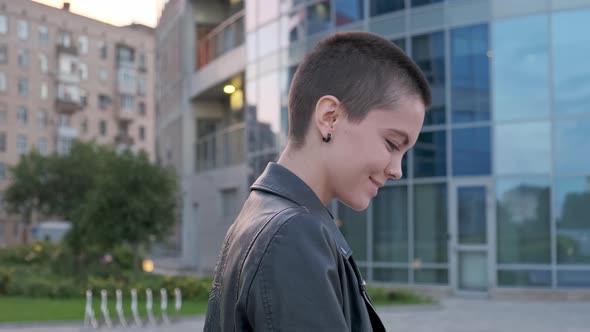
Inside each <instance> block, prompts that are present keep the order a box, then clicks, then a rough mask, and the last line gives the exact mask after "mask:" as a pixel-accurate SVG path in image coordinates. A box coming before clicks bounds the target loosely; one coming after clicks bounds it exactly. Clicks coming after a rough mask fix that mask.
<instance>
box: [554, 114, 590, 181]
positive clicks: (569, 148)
mask: <svg viewBox="0 0 590 332" xmlns="http://www.w3.org/2000/svg"><path fill="white" fill-rule="evenodd" d="M588 133H590V120H589V119H580V120H573V121H556V122H555V123H554V124H553V135H554V139H555V141H554V147H555V149H554V157H553V160H554V162H555V168H554V170H555V172H556V173H558V174H564V173H565V174H571V173H588V174H590V158H580V152H581V151H580V148H581V147H588V146H590V135H588Z"/></svg>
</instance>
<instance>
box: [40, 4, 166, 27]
mask: <svg viewBox="0 0 590 332" xmlns="http://www.w3.org/2000/svg"><path fill="white" fill-rule="evenodd" d="M33 1H35V2H39V3H42V4H45V5H48V6H52V7H57V8H62V6H63V3H64V0H33ZM66 2H69V3H70V11H71V12H72V13H76V14H79V15H83V16H87V17H90V18H93V19H95V20H99V21H102V22H106V23H110V24H113V25H117V26H121V25H127V24H130V23H141V24H144V25H147V26H150V27H153V28H155V27H156V24H157V17H158V10H157V6H158V5H157V4H158V3H163V1H162V0H69V1H66Z"/></svg>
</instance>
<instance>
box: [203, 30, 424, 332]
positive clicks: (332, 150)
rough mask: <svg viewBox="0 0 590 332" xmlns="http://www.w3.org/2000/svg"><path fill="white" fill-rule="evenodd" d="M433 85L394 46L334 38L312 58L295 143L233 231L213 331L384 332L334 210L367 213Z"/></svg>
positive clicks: (295, 118)
mask: <svg viewBox="0 0 590 332" xmlns="http://www.w3.org/2000/svg"><path fill="white" fill-rule="evenodd" d="M430 103H431V96H430V89H429V87H428V83H427V81H426V80H425V78H424V76H423V74H422V73H421V71H420V70H419V68H418V67H417V66H416V64H415V63H414V62H412V60H411V59H410V58H408V57H407V56H406V55H405V54H404V53H403V52H402V51H401V50H400V49H399V48H398V47H396V46H395V45H394V44H393V43H391V42H389V41H387V40H385V39H383V38H381V37H379V36H376V35H373V34H369V33H361V32H358V33H356V32H355V33H352V32H349V33H338V34H334V35H332V36H329V37H328V38H326V39H324V40H323V41H321V42H320V43H318V45H317V46H316V48H315V49H314V50H313V51H312V52H311V53H310V54H308V55H307V57H306V58H305V60H304V61H303V62H302V63H301V65H300V66H299V68H298V70H297V72H296V73H295V76H294V78H293V82H292V86H291V90H290V93H289V137H288V142H287V146H286V148H285V150H284V152H283V153H282V155H281V157H280V158H279V160H278V162H277V163H270V164H269V165H268V166H267V168H266V170H265V171H264V173H263V174H262V175H261V176H260V177H259V178H258V180H257V181H256V182H255V183H254V184H253V185H252V187H251V193H250V196H249V197H248V199H247V201H246V203H245V204H244V207H243V208H242V211H241V213H240V215H239V216H238V218H237V219H236V221H235V222H234V224H233V225H232V226H231V227H230V229H229V231H228V233H227V235H226V238H225V241H224V244H223V247H222V250H221V254H220V256H219V261H218V263H217V267H216V271H215V279H214V281H213V289H212V291H211V296H210V299H209V308H208V312H207V317H206V323H205V331H324V332H325V331H339V332H340V331H384V330H385V328H384V327H383V324H382V323H381V321H380V319H379V317H378V316H377V313H376V312H375V309H374V307H373V305H372V304H371V301H370V299H369V297H368V295H367V293H366V287H365V281H364V280H363V277H362V276H361V274H360V272H359V270H358V268H357V266H356V264H355V262H354V259H353V256H352V254H353V253H352V250H351V249H350V247H349V246H348V244H347V243H346V240H345V239H344V237H343V236H342V234H341V233H340V231H339V229H338V227H337V226H336V224H335V222H334V219H333V217H332V215H331V214H330V212H329V211H328V209H327V208H326V206H327V205H328V203H329V202H330V201H331V200H333V199H338V200H340V201H341V202H343V203H344V204H346V205H348V206H349V207H351V208H353V209H355V210H364V209H366V208H367V207H368V205H369V201H370V200H371V199H372V198H373V197H375V196H376V195H377V192H378V190H379V188H380V187H382V186H383V185H384V184H385V182H386V181H387V179H394V180H396V179H399V178H401V177H402V172H401V160H402V157H403V155H404V153H406V151H408V149H410V148H411V147H412V146H413V145H414V144H415V142H416V140H417V138H418V134H419V132H420V129H421V128H422V123H423V120H424V115H425V112H426V109H427V108H428V107H429V106H430Z"/></svg>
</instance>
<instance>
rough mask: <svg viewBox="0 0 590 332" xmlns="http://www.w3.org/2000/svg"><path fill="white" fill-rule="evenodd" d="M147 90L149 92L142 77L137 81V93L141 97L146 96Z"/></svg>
mask: <svg viewBox="0 0 590 332" xmlns="http://www.w3.org/2000/svg"><path fill="white" fill-rule="evenodd" d="M146 90H147V87H146V83H145V78H143V77H141V78H139V79H138V80H137V93H138V94H139V95H140V96H145V94H146Z"/></svg>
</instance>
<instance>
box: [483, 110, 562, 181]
mask: <svg viewBox="0 0 590 332" xmlns="http://www.w3.org/2000/svg"><path fill="white" fill-rule="evenodd" d="M494 149H495V158H494V159H495V161H494V162H495V163H494V170H495V173H497V174H501V175H505V174H530V173H537V174H543V173H549V171H550V168H551V131H550V126H549V123H548V122H531V123H514V124H506V125H498V126H496V132H495V137H494Z"/></svg>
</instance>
